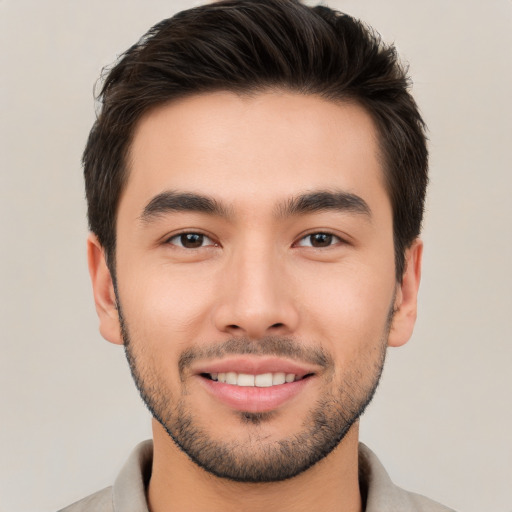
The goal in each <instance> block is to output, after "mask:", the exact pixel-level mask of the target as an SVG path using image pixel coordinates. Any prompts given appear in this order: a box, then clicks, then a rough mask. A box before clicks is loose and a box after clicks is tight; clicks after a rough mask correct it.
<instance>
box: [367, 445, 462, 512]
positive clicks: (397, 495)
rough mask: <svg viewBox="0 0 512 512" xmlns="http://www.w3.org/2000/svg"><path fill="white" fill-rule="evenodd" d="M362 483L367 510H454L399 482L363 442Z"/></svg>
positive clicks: (378, 511) (392, 511)
mask: <svg viewBox="0 0 512 512" xmlns="http://www.w3.org/2000/svg"><path fill="white" fill-rule="evenodd" d="M359 484H360V486H361V491H362V494H363V496H364V497H365V499H366V508H365V510H366V512H454V510H453V509H451V508H448V507H445V506H444V505H441V504H440V503H437V502H436V501H433V500H431V499H429V498H426V497H425V496H422V495H420V494H416V493H413V492H409V491H406V490H404V489H402V488H400V487H398V486H397V485H395V484H394V483H393V482H392V480H391V478H390V477H389V475H388V473H387V472H386V470H385V469H384V466H383V465H382V464H381V462H380V461H379V459H378V458H377V456H376V455H375V454H374V453H373V452H372V451H371V450H370V449H369V448H368V447H367V446H365V445H364V444H362V443H359Z"/></svg>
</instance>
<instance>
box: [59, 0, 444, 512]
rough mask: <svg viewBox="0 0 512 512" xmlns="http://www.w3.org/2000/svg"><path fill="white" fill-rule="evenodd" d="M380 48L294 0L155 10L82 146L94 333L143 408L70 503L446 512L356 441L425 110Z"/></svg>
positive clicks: (115, 74) (413, 254) (419, 194)
mask: <svg viewBox="0 0 512 512" xmlns="http://www.w3.org/2000/svg"><path fill="white" fill-rule="evenodd" d="M407 86H408V80H407V77H406V75H405V73H404V71H403V69H402V68H401V66H400V64H399V63H398V61H397V58H396V55H395V52H394V49H393V48H392V47H387V46H385V45H384V44H382V43H381V42H380V40H379V39H378V38H377V36H376V35H375V34H374V33H373V32H371V31H370V30H369V29H367V28H366V27H365V26H364V25H362V24H361V23H359V22H358V21H356V20H354V19H352V18H350V17H349V16H346V15H341V14H339V13H336V12H334V11H332V10H330V9H328V8H327V7H316V8H310V7H306V6H304V5H302V4H300V3H299V2H298V1H296V0H228V1H222V2H216V3H214V4H210V5H206V6H203V7H199V8H196V9H192V10H189V11H184V12H181V13H179V14H177V15H176V16H175V17H173V18H171V19H168V20H164V21H162V22H161V23H159V24H158V25H156V26H155V27H153V28H152V29H151V30H150V31H149V32H148V33H147V34H146V36H144V37H143V38H142V39H141V40H140V41H139V42H138V43H137V44H136V45H134V46H132V47H131V48H130V49H129V50H128V51H127V52H126V53H125V54H124V55H123V56H122V58H121V59H120V61H119V62H118V63H117V64H116V66H115V67H114V68H113V69H112V70H111V71H110V73H109V75H108V76H107V78H106V81H105V84H104V87H103V90H102V93H101V100H102V110H101V113H100V114H99V117H98V119H97V121H96V123H95V125H94V126H93V129H92V131H91V134H90V137H89V141H88V143H87V147H86V149H85V152H84V172H85V181H86V192H87V200H88V208H89V209H88V214H89V223H90V228H91V235H90V237H89V239H88V258H89V269H90V274H91V279H92V284H93V289H94V297H95V302H96V308H97V312H98V315H99V318H100V330H101V334H102V335H103V336H104V337H105V338H106V339H107V340H108V341H110V342H112V343H117V344H123V345H124V347H125V351H126V355H127V359H128V362H129V365H130V369H131V371H132V375H133V377H134V380H135V383H136V385H137V387H138V389H139V391H140V393H141V396H142V398H143V399H144V401H145V403H146V404H147V406H148V408H149V410H150V411H151V413H152V415H153V442H152V443H151V442H146V443H143V444H141V445H139V446H138V447H137V448H136V450H135V452H134V453H133V454H132V455H131V457H130V459H129V460H128V462H127V464H126V465H125V467H124V469H123V470H122V472H121V473H120V475H119V477H118V479H117V480H116V482H115V484H114V485H113V487H109V488H107V489H104V490H103V491H100V492H98V493H96V494H94V495H92V496H90V497H88V498H85V499H84V500H82V501H80V502H78V503H76V504H75V505H72V506H70V507H68V508H67V509H65V510H67V511H82V510H87V511H89V510H91V511H92V510H94V511H116V512H121V511H123V512H124V511H146V510H151V511H152V512H161V511H164V510H177V511H184V510H186V511H203V510H211V511H216V510H226V509H227V510H244V511H253V510H254V511H256V510H258V511H259V510H268V511H270V510H279V511H286V510H295V511H297V510H304V511H306V510H307V511H311V510H322V511H324V510H333V511H334V510H343V511H346V512H355V511H362V510H366V511H367V512H375V511H383V510H390V511H391V510H393V511H406V510H407V511H410V510H419V511H442V510H448V509H446V508H445V507H443V506H441V505H439V504H437V503H435V502H432V501H430V500H428V499H427V498H424V497H422V496H419V495H415V494H412V493H408V492H406V491H403V490H401V489H400V488H398V487H396V486H394V485H393V484H392V482H391V480H390V479H389V477H388V476H387V474H386V472H385V470H384V469H383V467H382V466H381V465H380V463H379V461H378V459H377V458H376V456H375V455H374V454H373V453H372V452H371V451H370V450H369V449H368V448H366V447H365V446H364V445H359V443H358V422H359V417H360V415H361V414H362V412H363V411H364V409H365V407H366V406H367V405H368V403H369V402H370V400H371V398H372V396H373V394H374V392H375V389H376V387H377V385H378V382H379V378H380V375H381V371H382V367H383V364H384V359H385V352H386V348H387V347H388V346H400V345H403V344H404V343H406V342H407V341H408V339H409V338H410V336H411V333H412V330H413V326H414V322H415V318H416V298H417V291H418V286H419V280H420V269H421V254H422V243H421V241H420V240H419V238H418V236H419V232H420V225H421V219H422V213H423V203H424V197H425V188H426V184H427V150H426V143H425V135H424V125H423V122H422V119H421V117H420V115H419V113H418V110H417V107H416V105H415V102H414V100H413V99H412V97H411V96H410V94H409V92H408V90H407Z"/></svg>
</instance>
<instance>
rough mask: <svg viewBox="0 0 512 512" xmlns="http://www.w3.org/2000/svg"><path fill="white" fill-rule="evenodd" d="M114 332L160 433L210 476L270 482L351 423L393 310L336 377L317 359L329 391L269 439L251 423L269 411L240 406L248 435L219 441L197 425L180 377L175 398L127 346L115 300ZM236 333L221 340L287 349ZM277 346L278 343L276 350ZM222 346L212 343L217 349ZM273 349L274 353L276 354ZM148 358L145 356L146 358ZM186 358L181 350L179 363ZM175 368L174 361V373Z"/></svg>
mask: <svg viewBox="0 0 512 512" xmlns="http://www.w3.org/2000/svg"><path fill="white" fill-rule="evenodd" d="M118 312H119V317H120V320H121V332H122V336H123V340H124V346H125V353H126V358H127V360H128V364H129V366H130V371H131V373H132V376H133V379H134V381H135V385H136V387H137V389H138V390H139V393H140V395H141V397H142V399H143V401H144V402H145V404H146V406H147V407H148V409H149V411H150V412H151V414H152V415H153V417H154V418H155V419H156V420H157V421H158V422H159V423H160V424H161V425H162V427H163V428H164V429H165V430H166V432H167V433H168V435H169V436H170V437H171V439H172V440H173V441H174V443H175V444H176V445H177V446H178V448H179V449H180V450H182V451H183V452H184V453H185V454H186V455H187V456H188V457H189V458H190V459H191V460H192V461H193V462H195V463H196V464H197V465H198V466H200V467H201V468H203V469H204V470H206V471H207V472H209V473H210V474H212V475H215V476H217V477H220V478H225V479H229V480H232V481H236V482H246V483H249V482H250V483H262V482H277V481H281V480H286V479H289V478H292V477H294V476H296V475H298V474H300V473H302V472H304V471H306V470H307V469H309V468H310V467H311V466H313V465H314V464H316V463H317V462H319V461H320V460H322V459H323V458H325V457H326V456H327V455H329V454H330V453H331V452H332V451H333V450H334V449H335V448H336V447H337V446H338V444H339V443H340V442H341V441H342V440H343V438H344V437H345V435H346V434H347V432H348V431H349V430H350V428H351V427H352V425H353V424H354V423H355V422H356V421H357V420H358V418H359V417H360V416H361V415H362V413H363V412H364V410H365V409H366V407H367V406H368V404H369V403H370V402H371V400H372V398H373V396H374V394H375V391H376V389H377V387H378V384H379V381H380V377H381V374H382V369H383V366H384V360H385V356H386V347H387V339H388V335H389V329H390V325H391V320H392V317H393V311H392V310H390V313H389V315H388V320H387V324H386V327H385V329H384V334H383V335H382V337H381V340H380V342H379V344H378V346H376V347H374V353H373V354H362V355H361V358H364V359H365V360H364V361H362V362H361V364H359V365H358V366H357V367H356V368H344V369H343V373H342V375H341V376H336V374H335V370H334V366H333V363H332V361H331V360H330V358H329V356H326V355H325V354H324V356H326V357H327V359H326V362H325V364H326V365H329V364H330V365H332V366H333V367H332V369H331V370H332V371H331V379H332V380H333V381H334V380H336V379H337V380H338V382H337V383H336V384H334V382H333V385H334V388H335V391H332V392H325V393H324V394H323V395H322V396H321V397H320V398H319V399H318V400H317V402H316V403H315V404H314V405H313V407H312V408H311V411H310V413H309V414H308V417H307V418H306V420H305V421H304V422H303V424H302V426H301V429H300V430H299V431H298V432H297V433H296V434H294V435H291V436H289V437H285V438H283V439H279V440H272V441H269V440H268V439H265V438H264V437H263V436H260V435H259V432H260V431H259V429H258V426H264V424H265V423H266V422H270V421H272V417H273V416H274V414H276V413H275V412H266V413H250V412H240V413H239V420H240V422H241V423H245V424H247V428H248V431H249V435H248V436H247V438H246V439H244V440H237V441H219V440H217V439H213V438H212V436H211V435H210V434H209V433H208V431H207V430H206V429H204V428H202V427H201V426H200V424H199V422H198V421H197V420H196V418H195V416H194V414H193V413H192V411H191V408H190V406H189V405H188V404H187V402H186V395H187V391H186V386H185V384H184V383H183V382H182V384H183V388H182V392H181V396H180V397H176V396H173V393H172V392H171V390H169V389H168V388H166V387H165V384H164V383H163V381H162V380H161V379H160V381H159V380H158V377H156V378H155V375H156V376H158V371H156V368H152V367H149V366H148V365H147V364H146V365H144V364H142V362H141V361H140V357H139V355H138V354H136V353H135V347H134V344H133V340H132V339H131V338H130V335H129V332H128V327H127V324H126V321H125V319H124V318H123V315H122V311H121V308H120V306H119V301H118ZM242 343H243V340H241V339H233V340H228V342H226V345H225V346H226V347H230V349H229V353H233V347H235V346H238V347H239V349H240V348H241V347H242V346H244V347H245V348H244V349H243V350H238V351H237V352H238V353H240V352H243V353H257V354H261V355H263V354H265V355H288V356H289V355H290V354H289V353H290V351H291V350H293V346H294V343H295V342H294V341H293V340H289V339H279V338H275V337H273V338H266V339H264V340H261V343H260V344H258V343H255V342H254V341H252V342H251V343H250V344H245V345H242ZM279 347H285V348H283V349H282V350H280V348H279ZM221 350H222V349H220V350H216V353H220V351H221ZM279 352H282V353H281V354H279ZM147 359H148V358H146V360H147ZM185 359H186V358H184V357H182V358H181V359H180V362H182V361H184V360H185ZM181 370H182V368H180V373H181Z"/></svg>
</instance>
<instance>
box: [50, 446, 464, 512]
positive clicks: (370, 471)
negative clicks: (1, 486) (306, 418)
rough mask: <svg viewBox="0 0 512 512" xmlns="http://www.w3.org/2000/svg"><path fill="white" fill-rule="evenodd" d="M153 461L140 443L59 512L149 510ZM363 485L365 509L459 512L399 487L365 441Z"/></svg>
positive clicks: (371, 511) (361, 457)
mask: <svg viewBox="0 0 512 512" xmlns="http://www.w3.org/2000/svg"><path fill="white" fill-rule="evenodd" d="M152 460H153V442H152V441H150V440H149V441H144V442H142V443H140V444H139V445H138V446H137V447H136V448H135V450H134V451H133V452H132V454H131V455H130V457H129V458H128V460H127V461H126V463H125V465H124V467H123V469H122V470H121V472H120V473H119V475H118V477H117V478H116V481H115V482H114V485H113V486H111V487H107V488H106V489H103V490H102V491H99V492H97V493H95V494H92V495H90V496H88V497H87V498H84V499H83V500H80V501H78V502H76V503H74V504H73V505H70V506H69V507H66V508H64V509H62V510H61V511H59V512H149V510H148V504H147V501H146V485H147V483H148V481H149V477H150V474H151V462H152ZM359 484H360V488H361V494H362V498H363V503H365V504H366V505H365V507H364V510H365V512H450V511H451V512H455V511H454V510H453V509H450V508H447V507H445V506H443V505H440V504H439V503H437V502H435V501H432V500H430V499H428V498H426V497H425V496H421V495H420V494H415V493H412V492H408V491H405V490H403V489H401V488H400V487H397V486H396V485H395V484H393V482H392V481H391V479H390V477H389V475H388V474H387V472H386V470H385V469H384V467H383V466H382V464H381V463H380V461H379V459H378V458H377V456H376V455H375V454H374V453H373V452H372V451H371V450H370V449H369V448H368V447H367V446H365V445H364V444H363V443H359Z"/></svg>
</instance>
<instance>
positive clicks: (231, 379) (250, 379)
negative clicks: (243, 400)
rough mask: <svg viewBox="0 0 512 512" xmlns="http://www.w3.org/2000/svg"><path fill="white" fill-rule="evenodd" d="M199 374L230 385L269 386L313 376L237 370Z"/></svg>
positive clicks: (308, 374) (309, 374) (310, 374)
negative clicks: (240, 371)
mask: <svg viewBox="0 0 512 512" xmlns="http://www.w3.org/2000/svg"><path fill="white" fill-rule="evenodd" d="M200 375H201V377H204V378H205V379H210V380H212V381H215V382H221V383H224V384H229V385H231V386H240V387H257V388H269V387H272V386H281V385H282V384H290V383H292V382H296V381H299V380H302V379H307V378H308V377H311V376H313V373H307V374H305V375H298V374H295V373H284V372H275V373H272V372H269V373H259V374H257V375H253V374H250V373H237V372H220V373H217V372H212V373H201V374H200Z"/></svg>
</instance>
